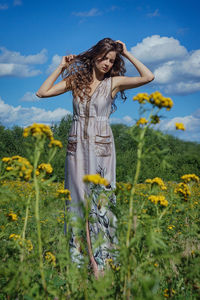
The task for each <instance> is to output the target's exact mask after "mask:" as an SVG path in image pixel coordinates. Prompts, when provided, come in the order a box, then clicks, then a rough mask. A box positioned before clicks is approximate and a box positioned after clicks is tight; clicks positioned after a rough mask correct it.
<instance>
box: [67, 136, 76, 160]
mask: <svg viewBox="0 0 200 300" xmlns="http://www.w3.org/2000/svg"><path fill="white" fill-rule="evenodd" d="M76 149H77V135H69V137H68V144H67V153H68V154H70V155H74V154H75V153H76Z"/></svg>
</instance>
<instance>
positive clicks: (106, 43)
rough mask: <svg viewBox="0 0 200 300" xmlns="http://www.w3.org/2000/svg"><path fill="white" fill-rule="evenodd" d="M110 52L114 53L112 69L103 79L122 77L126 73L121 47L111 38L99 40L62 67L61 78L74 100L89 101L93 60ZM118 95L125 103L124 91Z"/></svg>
mask: <svg viewBox="0 0 200 300" xmlns="http://www.w3.org/2000/svg"><path fill="white" fill-rule="evenodd" d="M110 51H115V52H116V58H115V61H114V64H113V66H112V68H111V69H110V71H109V72H107V73H106V74H105V76H104V78H106V77H113V76H123V75H124V74H125V72H126V69H125V67H124V65H125V63H124V60H123V58H122V52H123V46H122V44H120V43H118V42H115V41H114V40H112V39H111V38H104V39H102V40H100V41H99V42H98V43H97V44H96V45H94V46H92V47H91V48H90V49H89V50H87V51H84V52H82V53H80V54H78V55H76V56H75V58H74V59H73V60H71V61H70V62H68V64H67V65H66V67H63V69H62V71H61V76H62V78H63V79H64V80H66V85H68V86H70V89H71V90H72V94H73V96H74V97H75V98H76V97H77V96H78V97H79V98H80V100H81V101H83V100H84V99H85V98H86V99H87V100H90V96H89V94H90V92H91V88H90V85H91V83H92V82H93V67H94V63H95V60H96V59H97V57H99V56H101V55H102V54H104V55H107V53H108V52H110ZM120 93H121V98H122V99H123V100H124V101H125V100H126V99H127V97H126V96H125V93H124V90H123V91H120Z"/></svg>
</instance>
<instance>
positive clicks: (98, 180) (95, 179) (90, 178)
mask: <svg viewBox="0 0 200 300" xmlns="http://www.w3.org/2000/svg"><path fill="white" fill-rule="evenodd" d="M83 181H84V182H86V183H87V182H92V183H94V184H101V185H104V186H108V185H109V182H108V180H107V179H105V178H103V177H101V176H100V175H99V174H92V175H85V176H83Z"/></svg>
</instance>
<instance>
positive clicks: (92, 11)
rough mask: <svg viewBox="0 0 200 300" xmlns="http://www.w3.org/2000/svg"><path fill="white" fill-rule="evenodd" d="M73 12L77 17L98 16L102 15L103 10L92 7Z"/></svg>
mask: <svg viewBox="0 0 200 300" xmlns="http://www.w3.org/2000/svg"><path fill="white" fill-rule="evenodd" d="M72 14H73V15H75V16H77V17H96V16H99V15H101V12H100V11H99V9H98V8H91V9H90V10H89V11H79V12H73V13H72Z"/></svg>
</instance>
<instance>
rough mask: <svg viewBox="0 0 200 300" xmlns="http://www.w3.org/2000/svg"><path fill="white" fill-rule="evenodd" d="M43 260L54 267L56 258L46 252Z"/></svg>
mask: <svg viewBox="0 0 200 300" xmlns="http://www.w3.org/2000/svg"><path fill="white" fill-rule="evenodd" d="M45 259H46V260H47V261H48V262H50V263H52V265H53V266H54V267H55V265H56V257H55V256H54V255H53V254H52V253H51V252H46V254H45Z"/></svg>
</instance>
